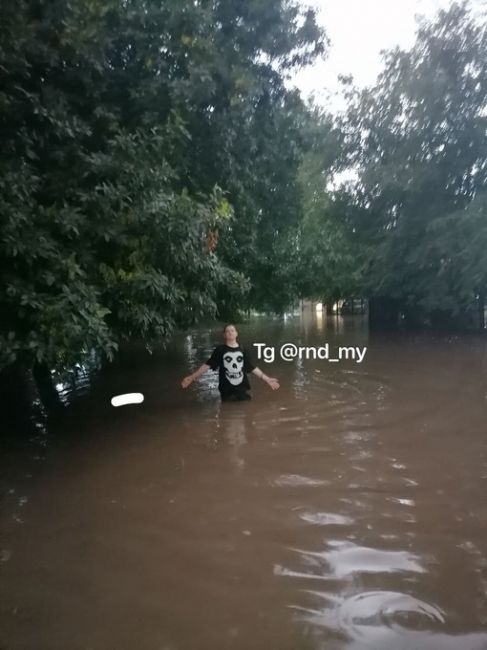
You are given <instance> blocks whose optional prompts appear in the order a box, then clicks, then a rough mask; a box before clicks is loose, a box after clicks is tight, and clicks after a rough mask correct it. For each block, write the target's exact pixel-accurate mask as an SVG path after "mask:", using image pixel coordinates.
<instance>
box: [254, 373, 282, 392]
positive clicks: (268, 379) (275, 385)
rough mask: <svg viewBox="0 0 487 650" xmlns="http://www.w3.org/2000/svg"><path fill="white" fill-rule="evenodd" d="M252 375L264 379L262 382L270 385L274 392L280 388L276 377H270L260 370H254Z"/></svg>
mask: <svg viewBox="0 0 487 650" xmlns="http://www.w3.org/2000/svg"><path fill="white" fill-rule="evenodd" d="M252 374H253V375H255V376H256V377H259V379H262V381H265V383H266V384H269V386H270V387H271V388H272V390H277V389H278V388H279V382H278V381H277V379H276V378H275V377H268V376H267V375H266V374H264V373H263V372H262V370H261V369H260V368H254V369H253V370H252Z"/></svg>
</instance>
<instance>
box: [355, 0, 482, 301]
mask: <svg viewBox="0 0 487 650" xmlns="http://www.w3.org/2000/svg"><path fill="white" fill-rule="evenodd" d="M486 51H487V30H486V25H485V20H484V22H483V23H482V21H481V20H479V17H477V18H476V19H474V18H473V17H472V15H471V13H470V11H469V5H468V3H467V2H462V3H460V4H458V3H454V4H453V5H452V6H451V7H450V8H449V9H448V11H440V12H439V14H438V16H437V18H436V20H435V21H434V22H432V23H423V24H421V26H420V29H419V30H418V34H417V41H416V44H415V46H414V47H413V48H412V49H411V51H409V52H403V51H401V50H399V49H398V48H397V49H396V50H394V51H391V52H389V53H387V56H386V61H385V69H384V71H383V72H382V74H381V75H380V76H379V79H378V82H377V84H376V86H374V87H373V88H369V89H366V90H364V91H363V92H361V93H358V92H356V91H353V90H350V92H349V97H350V108H349V111H348V114H347V116H346V119H345V120H344V121H343V123H342V127H343V130H344V132H345V134H346V138H345V147H344V150H343V160H345V161H346V164H348V165H355V166H357V168H358V170H359V181H358V183H357V184H356V185H355V187H354V190H353V197H352V200H353V202H354V204H355V205H356V206H357V209H358V210H357V219H356V220H355V222H354V227H355V228H356V232H357V236H358V238H359V240H360V241H361V242H362V243H363V244H364V246H365V247H366V249H368V253H367V258H368V260H367V263H366V265H365V268H366V274H365V280H366V282H365V284H364V291H365V292H367V293H368V294H369V295H386V296H390V297H393V298H397V299H398V300H399V301H400V302H401V303H402V304H403V305H404V306H406V307H418V308H419V309H421V310H422V311H423V312H424V313H425V314H428V313H430V312H432V311H434V310H438V309H440V310H442V311H444V312H447V313H451V314H454V313H455V312H458V311H459V310H462V309H464V310H466V309H468V306H469V305H471V304H472V301H475V299H476V296H477V294H478V293H480V292H485V287H486V283H487V271H486V269H487V257H486V255H487V253H486V251H487V248H486V246H485V244H486V243H487V230H486V229H487V225H486V224H487V222H486V219H485V216H486V213H485V201H486V198H485V197H486V190H487V176H486V174H487V167H486V160H487V128H486V127H487V112H486V109H487V85H486V83H485V82H486V79H487V59H486V57H485V52H486Z"/></svg>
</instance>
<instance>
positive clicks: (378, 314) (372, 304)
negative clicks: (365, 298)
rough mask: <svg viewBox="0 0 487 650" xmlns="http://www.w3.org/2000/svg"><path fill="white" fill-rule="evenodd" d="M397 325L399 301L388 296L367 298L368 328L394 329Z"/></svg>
mask: <svg viewBox="0 0 487 650" xmlns="http://www.w3.org/2000/svg"><path fill="white" fill-rule="evenodd" d="M398 324H399V301H398V300H397V299H395V298H390V297H389V296H374V297H373V298H369V328H370V329H371V330H383V329H396V328H397V326H398Z"/></svg>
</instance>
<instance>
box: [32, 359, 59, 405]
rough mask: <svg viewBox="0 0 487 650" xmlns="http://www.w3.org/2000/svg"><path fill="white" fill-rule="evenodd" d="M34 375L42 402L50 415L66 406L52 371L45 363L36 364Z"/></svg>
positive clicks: (33, 370)
mask: <svg viewBox="0 0 487 650" xmlns="http://www.w3.org/2000/svg"><path fill="white" fill-rule="evenodd" d="M32 375H33V377H34V380H35V382H36V386H37V390H38V392H39V397H40V400H41V402H42V404H43V406H44V407H45V409H46V411H47V412H48V413H50V412H52V411H58V410H60V409H62V408H63V406H64V404H63V403H62V401H61V398H60V397H59V393H58V392H57V390H56V387H55V386H54V383H53V381H52V376H51V371H50V370H49V367H48V366H46V364H44V363H42V364H41V363H35V364H34V367H33V369H32Z"/></svg>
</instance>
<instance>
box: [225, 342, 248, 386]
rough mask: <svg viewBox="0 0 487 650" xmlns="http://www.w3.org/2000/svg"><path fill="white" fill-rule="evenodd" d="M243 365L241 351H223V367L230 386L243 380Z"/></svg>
mask: <svg viewBox="0 0 487 650" xmlns="http://www.w3.org/2000/svg"><path fill="white" fill-rule="evenodd" d="M243 365H244V358H243V352H241V351H240V350H238V351H237V352H229V351H226V352H224V353H223V367H224V368H225V376H226V378H227V380H228V381H229V382H230V383H231V384H232V386H238V385H239V384H241V383H242V381H243Z"/></svg>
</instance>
